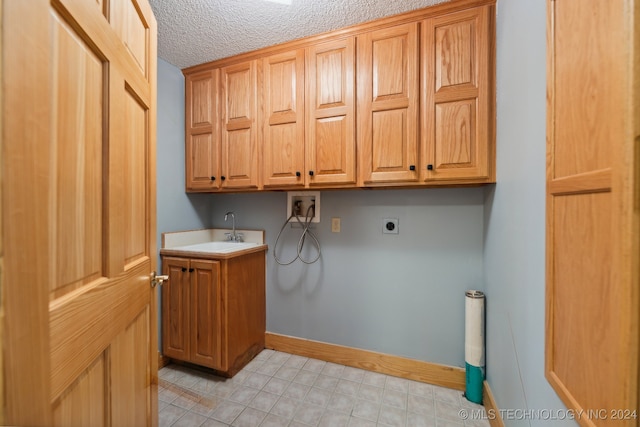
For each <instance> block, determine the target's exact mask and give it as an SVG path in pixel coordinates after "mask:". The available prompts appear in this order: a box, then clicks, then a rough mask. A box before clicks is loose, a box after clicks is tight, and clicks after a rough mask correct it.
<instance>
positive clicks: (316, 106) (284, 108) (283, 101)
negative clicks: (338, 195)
mask: <svg viewBox="0 0 640 427" xmlns="http://www.w3.org/2000/svg"><path fill="white" fill-rule="evenodd" d="M354 62H355V40H354V38H353V37H350V38H347V39H341V40H337V41H333V42H328V43H322V44H318V45H314V46H311V47H309V48H307V49H306V50H305V49H298V50H295V51H291V52H285V53H282V54H277V55H272V56H269V57H267V58H265V59H263V60H262V69H261V72H260V79H259V84H258V88H259V92H261V94H262V104H261V105H262V109H263V115H262V129H263V133H262V138H261V144H260V145H261V147H262V159H263V174H264V178H263V184H264V187H265V188H270V187H271V188H291V187H300V188H303V187H316V186H341V185H345V184H352V185H353V184H355V182H356V180H355V170H356V162H355V153H356V145H355V106H354V84H355V80H354V68H355V64H354ZM305 64H306V67H305ZM305 68H306V72H305ZM305 93H306V96H305ZM305 99H306V102H305Z"/></svg>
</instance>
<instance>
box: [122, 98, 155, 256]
mask: <svg viewBox="0 0 640 427" xmlns="http://www.w3.org/2000/svg"><path fill="white" fill-rule="evenodd" d="M134 95H135V94H133V93H131V91H130V90H125V94H124V99H125V109H124V117H123V119H124V130H125V140H124V151H125V155H124V168H123V173H124V181H125V182H124V184H125V185H124V194H123V196H124V212H125V218H124V220H125V224H124V233H125V238H126V242H125V251H124V263H125V268H127V267H126V266H128V265H129V264H131V263H132V262H135V261H138V260H143V259H144V258H147V259H148V255H149V254H148V249H149V245H148V235H147V230H146V229H145V226H144V225H145V222H146V221H147V218H148V206H147V200H148V194H147V189H148V185H147V179H148V175H149V173H148V171H147V158H148V146H147V138H146V130H147V129H148V123H147V109H146V107H145V106H144V105H141V104H140V102H139V101H138V100H137V99H136V98H135V97H134Z"/></svg>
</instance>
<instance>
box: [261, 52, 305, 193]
mask: <svg viewBox="0 0 640 427" xmlns="http://www.w3.org/2000/svg"><path fill="white" fill-rule="evenodd" d="M261 65H262V67H261V70H260V71H261V72H260V79H259V80H260V82H259V85H258V86H259V88H260V92H261V95H262V103H261V105H262V138H261V142H262V144H261V145H262V147H261V148H262V160H263V163H262V164H263V173H264V178H263V184H264V186H265V187H273V186H276V187H287V186H303V185H304V182H305V178H304V176H303V174H304V173H305V167H304V49H297V50H294V51H291V52H285V53H281V54H278V55H272V56H269V57H267V58H265V59H263V60H262V61H261Z"/></svg>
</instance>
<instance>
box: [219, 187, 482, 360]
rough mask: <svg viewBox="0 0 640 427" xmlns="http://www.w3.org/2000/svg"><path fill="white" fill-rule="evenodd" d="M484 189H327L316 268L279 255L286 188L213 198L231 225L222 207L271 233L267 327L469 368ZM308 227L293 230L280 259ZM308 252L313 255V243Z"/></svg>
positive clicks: (479, 282)
mask: <svg viewBox="0 0 640 427" xmlns="http://www.w3.org/2000/svg"><path fill="white" fill-rule="evenodd" d="M483 191H484V190H483V189H482V188H470V189H464V188H457V189H426V190H425V189H419V190H343V191H326V192H322V193H321V197H320V200H321V202H320V203H321V206H320V209H321V222H320V224H318V225H317V226H316V228H315V230H314V231H315V232H316V234H317V236H318V240H319V241H320V245H321V249H322V257H321V259H320V260H319V261H318V262H317V263H315V264H312V265H305V264H303V263H302V262H301V261H296V262H295V263H294V264H292V265H290V266H281V265H278V264H277V263H276V262H275V261H274V257H273V253H274V243H275V240H276V237H277V235H278V232H279V231H280V229H281V227H282V224H283V223H284V221H285V220H286V219H287V212H286V193H262V194H235V195H213V196H212V212H213V217H214V221H213V223H214V226H215V227H218V228H223V227H225V226H227V227H228V226H230V224H226V225H225V222H224V213H225V212H226V211H228V210H233V211H234V212H235V213H236V225H237V227H239V228H243V227H244V228H259V229H264V230H266V240H267V243H268V245H269V252H268V265H267V330H268V331H270V332H275V333H280V334H286V335H292V336H296V337H301V338H307V339H313V340H318V341H324V342H329V343H335V344H341V345H346V346H351V347H357V348H363V349H368V350H374V351H380V352H383V353H390V354H395V355H401V356H406V357H411V358H415V359H420V360H426V361H429V362H434V363H442V364H447V365H454V366H464V291H465V290H466V289H477V288H481V287H482V245H483V234H482V233H483V203H484V200H483ZM331 217H340V218H341V222H342V231H341V233H339V234H338V233H332V232H331ZM386 217H392V218H398V219H399V230H400V233H399V234H398V235H389V234H383V233H382V225H383V218H386ZM300 233H301V230H300V229H299V228H291V226H287V227H286V228H285V231H284V234H283V237H282V238H281V239H282V242H280V243H279V244H278V248H277V254H278V256H279V257H280V258H281V259H282V260H289V259H291V257H292V256H293V255H294V252H295V248H296V245H297V239H298V238H299V236H300ZM305 249H308V250H309V253H305V255H306V256H307V257H308V258H311V257H312V256H313V255H314V252H313V250H312V245H311V242H310V241H307V243H306V245H305Z"/></svg>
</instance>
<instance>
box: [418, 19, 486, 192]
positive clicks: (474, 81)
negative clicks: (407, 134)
mask: <svg viewBox="0 0 640 427" xmlns="http://www.w3.org/2000/svg"><path fill="white" fill-rule="evenodd" d="M490 11H492V9H490V8H489V7H482V8H476V9H472V10H468V11H463V12H458V13H454V14H449V15H445V16H441V17H437V18H432V19H427V20H425V21H424V22H423V27H422V55H421V57H422V70H423V88H424V94H425V96H424V97H423V98H422V113H423V117H422V162H421V163H422V164H421V169H420V170H421V172H420V177H421V179H422V180H423V181H430V180H466V179H470V180H484V181H491V180H493V179H494V170H493V169H494V168H493V157H494V151H493V135H492V129H493V114H492V108H493V96H491V95H490V91H491V90H493V88H492V86H491V85H490V82H491V81H492V78H491V77H492V75H493V65H492V56H491V55H492V49H491V48H492V38H491V37H490V34H491V32H490V28H489V20H490V16H489V12H490Z"/></svg>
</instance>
